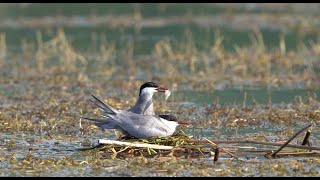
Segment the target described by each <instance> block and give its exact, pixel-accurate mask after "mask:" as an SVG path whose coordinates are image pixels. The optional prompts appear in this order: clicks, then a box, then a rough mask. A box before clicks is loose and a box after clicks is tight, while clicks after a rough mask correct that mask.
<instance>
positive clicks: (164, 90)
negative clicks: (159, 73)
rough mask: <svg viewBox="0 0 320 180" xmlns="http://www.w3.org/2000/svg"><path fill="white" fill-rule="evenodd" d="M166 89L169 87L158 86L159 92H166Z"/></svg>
mask: <svg viewBox="0 0 320 180" xmlns="http://www.w3.org/2000/svg"><path fill="white" fill-rule="evenodd" d="M166 90H168V89H167V88H165V87H160V86H159V87H158V88H157V91H158V92H166Z"/></svg>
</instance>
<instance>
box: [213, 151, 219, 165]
mask: <svg viewBox="0 0 320 180" xmlns="http://www.w3.org/2000/svg"><path fill="white" fill-rule="evenodd" d="M219 154H220V153H219V148H215V149H214V159H213V162H216V161H218V158H219Z"/></svg>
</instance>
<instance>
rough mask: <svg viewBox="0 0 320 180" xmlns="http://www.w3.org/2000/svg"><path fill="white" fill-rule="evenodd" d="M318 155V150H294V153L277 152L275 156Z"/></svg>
mask: <svg viewBox="0 0 320 180" xmlns="http://www.w3.org/2000/svg"><path fill="white" fill-rule="evenodd" d="M314 155H317V156H319V155H320V153H319V152H298V153H297V152H296V153H278V154H277V157H283V156H314Z"/></svg>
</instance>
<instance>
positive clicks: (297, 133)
mask: <svg viewBox="0 0 320 180" xmlns="http://www.w3.org/2000/svg"><path fill="white" fill-rule="evenodd" d="M311 125H312V124H309V125H308V126H306V127H304V128H302V129H301V130H300V131H298V132H296V133H295V134H294V135H293V136H292V137H291V138H290V139H288V141H287V142H285V143H284V144H283V145H282V146H281V147H280V148H279V149H278V150H277V151H275V152H274V153H272V154H271V156H272V157H273V158H275V157H276V155H277V153H278V152H279V151H281V149H283V148H284V147H286V145H288V144H289V143H290V142H291V141H292V140H293V139H294V138H295V137H297V136H298V135H299V134H300V133H302V132H303V131H305V130H306V129H308V128H309V127H310V126H311Z"/></svg>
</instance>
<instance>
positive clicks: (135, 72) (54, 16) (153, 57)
mask: <svg viewBox="0 0 320 180" xmlns="http://www.w3.org/2000/svg"><path fill="white" fill-rule="evenodd" d="M318 10H319V4H294V3H293V4H290V3H288V4H286V3H284V4H278V3H276V4H273V3H267V4H264V3H261V4H260V3H248V4H242V3H239V4H237V3H233V4H228V3H226V4H224V3H220V4H211V3H198V4H197V3H194V4H191V3H190V4H189V3H186V4H175V3H159V4H156V3H145V4H143V3H142V4H140V3H133V4H131V3H119V4H117V3H115V4H113V3H110V4H108V3H107V4H103V3H101V4H94V3H92V4H83V3H76V4H72V3H71V4H69V3H66V4H65V3H63V4H59V3H55V4H52V3H49V4H47V3H45V4H41V3H20V4H15V3H6V4H1V5H0V19H1V24H0V65H1V66H0V68H1V72H2V76H3V77H4V78H2V80H1V81H2V82H1V86H0V93H1V94H7V95H8V94H18V95H23V94H24V93H26V92H27V91H28V88H31V87H30V86H27V87H20V85H21V84H22V82H25V83H26V84H30V83H31V84H32V83H36V84H38V83H41V82H43V81H46V80H45V79H46V78H49V79H51V80H53V79H56V78H58V77H60V76H61V78H60V79H59V80H56V81H59V83H58V84H52V85H53V86H56V85H57V88H60V87H62V86H66V87H68V88H69V86H70V85H71V86H72V83H76V82H78V83H83V84H84V86H86V87H89V88H90V87H91V88H93V89H99V87H97V86H99V85H101V86H102V87H101V90H102V91H104V93H110V92H111V93H112V92H113V93H115V92H117V93H119V92H120V93H124V94H128V92H126V90H125V89H130V88H129V87H133V88H135V89H136V88H138V87H139V86H140V85H141V84H142V83H143V82H145V81H156V82H158V83H160V84H165V85H166V86H168V87H170V88H172V89H173V90H175V89H179V90H181V92H182V90H186V91H187V90H192V91H193V90H204V91H205V92H204V93H206V92H208V93H207V96H210V95H212V92H213V91H214V90H216V91H215V92H216V94H217V95H219V96H221V95H220V94H219V93H220V91H219V90H225V91H227V93H231V94H232V93H235V92H234V89H248V90H249V91H250V90H252V89H255V88H257V87H259V88H260V87H262V88H261V91H252V92H250V93H251V94H252V96H254V97H256V98H258V101H260V102H264V103H265V102H268V100H267V96H263V98H260V97H261V96H262V95H261V94H259V93H260V92H261V93H262V94H266V93H267V91H269V94H272V88H274V87H275V88H278V90H279V88H280V90H283V88H284V89H286V90H288V89H289V91H290V92H288V91H286V92H284V93H286V94H287V93H289V94H292V96H290V97H289V99H290V98H293V97H294V95H301V94H303V91H301V89H306V88H307V89H317V88H318V87H319V83H320V78H319V64H320V63H319V62H320V61H319V55H320V44H319V38H320V35H319V32H320V31H319V26H320V22H319V11H318ZM57 76H58V77H57ZM10 79H11V80H10ZM13 79H16V80H17V81H14V83H11V85H14V87H15V88H11V87H8V84H7V83H6V82H8V81H13ZM35 79H37V80H35ZM22 80H24V81H22ZM38 80H40V82H39V81H38ZM69 80H70V82H69ZM128 80H130V81H128ZM43 83H44V82H43ZM61 83H62V84H61ZM70 83H71V84H70ZM6 84H7V85H6ZM38 85H40V84H38ZM50 85H51V84H50V82H45V86H47V87H48V86H50ZM93 86H94V87H93ZM113 88H115V89H116V90H114V91H112V89H113ZM117 88H118V89H117ZM119 88H120V89H119ZM270 88H271V90H270ZM292 89H295V90H292ZM297 89H300V90H297ZM108 90H110V92H106V91H108ZM32 91H33V90H32ZM186 93H189V94H190V93H191V94H192V92H186ZM256 93H258V94H256ZM280 93H281V92H280ZM189 94H187V95H186V96H190V95H189ZM228 97H229V96H228ZM228 97H226V101H231V100H232V99H230V98H229V99H228ZM279 97H283V96H282V95H281V96H279ZM203 99H204V100H205V99H208V98H207V97H204V98H202V100H201V99H193V100H194V101H203ZM209 99H210V100H209V101H207V102H210V101H211V100H212V97H211V98H209ZM235 99H237V98H235ZM240 99H241V98H240ZM274 99H277V98H274ZM249 101H250V100H249ZM281 101H288V99H285V98H284V99H283V98H282V99H280V100H279V102H281Z"/></svg>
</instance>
